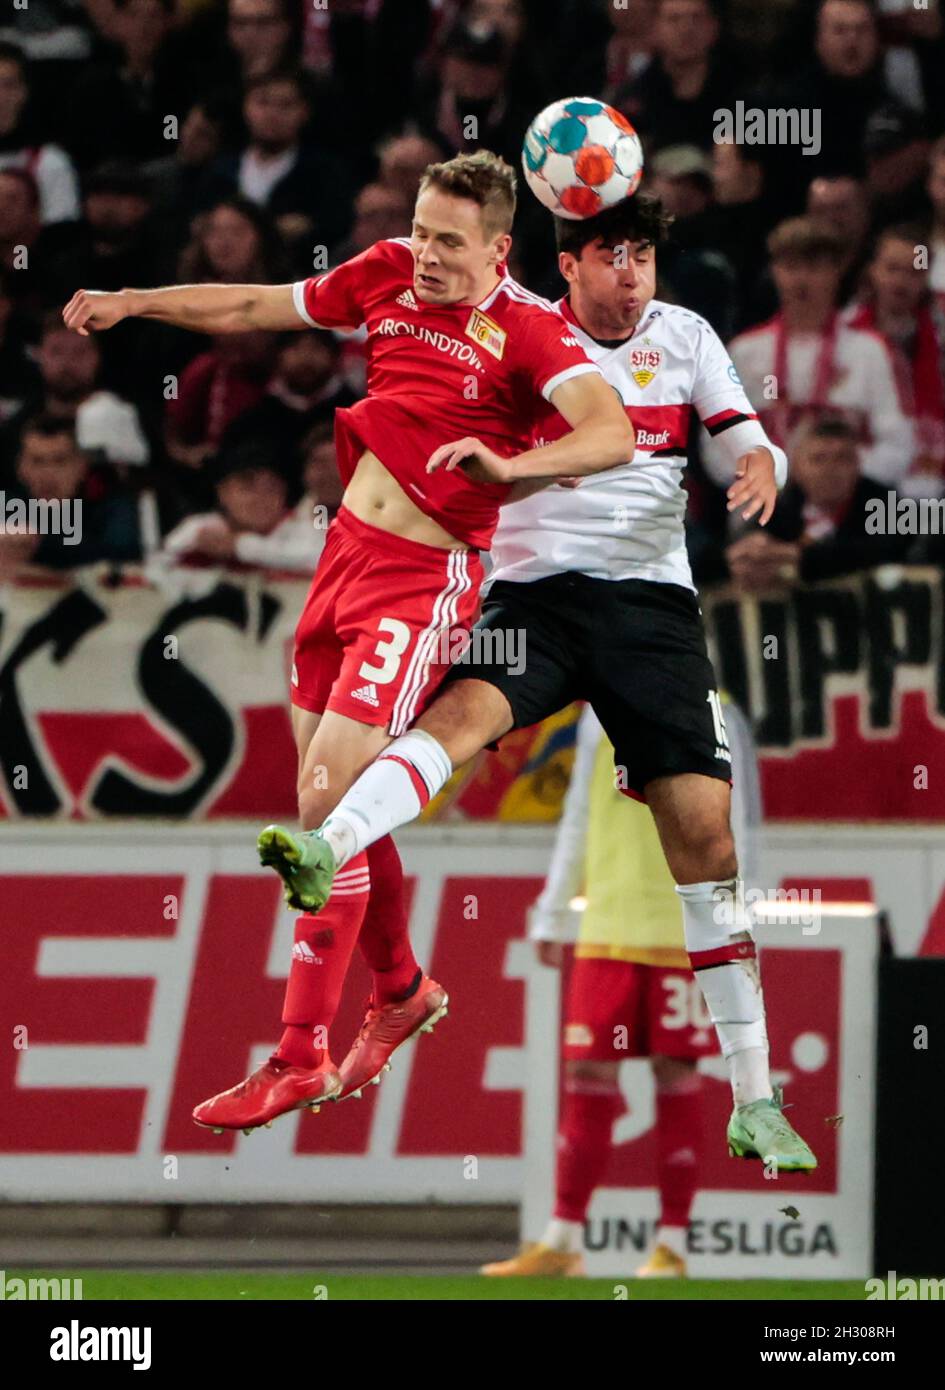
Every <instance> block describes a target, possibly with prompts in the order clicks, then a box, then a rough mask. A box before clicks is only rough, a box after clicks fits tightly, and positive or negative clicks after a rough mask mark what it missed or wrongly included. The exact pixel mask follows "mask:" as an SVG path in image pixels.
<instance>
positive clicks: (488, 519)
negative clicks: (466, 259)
mask: <svg viewBox="0 0 945 1390" xmlns="http://www.w3.org/2000/svg"><path fill="white" fill-rule="evenodd" d="M413 273H414V261H413V254H412V252H411V250H410V242H409V241H408V240H407V239H406V238H398V239H396V240H392V241H378V242H376V243H375V244H374V245H373V246H371V247H369V248H368V250H367V251H362V252H361V254H360V255H359V256H355V257H353V258H352V259H351V260H350V261H345V262H344V264H342V265H340V266H338V267H336V269H334V270H330V271H328V273H327V274H325V275H319V276H316V277H315V278H314V279H311V280H300V281H299V282H298V284H296V285H295V287H294V298H295V307H296V309H297V310H298V312H299V314H300V316H301V317H302V318H303V319H304V320H305V322H306V323H309V324H311V325H312V327H313V328H357V327H359V326H360V325H361V324H362V323H364V324H366V326H367V331H368V394H367V396H366V397H365V398H364V399H363V400H361V401H358V402H357V404H356V405H353V406H351V407H350V409H347V410H338V411H336V412H335V441H336V445H337V451H338V467H339V470H340V472H341V477H342V481H343V482H344V483H347V482H348V480H349V478H350V477H351V474H352V473H353V472H354V468H355V465H356V463H357V461H358V459H359V457H360V456H361V454H362V453H363V452H364V450H365V449H370V450H371V451H372V452H373V453H374V454H376V455H377V457H378V458H379V459H380V461H381V463H383V465H384V467H385V468H386V469H387V470H388V472H389V473H391V474H392V475H393V476H394V477H395V478H396V479H397V482H398V483H399V484H400V486H401V487H402V488H403V490H404V492H406V493H407V495H408V497H410V499H411V500H412V501H413V502H415V503H416V505H417V506H418V507H419V508H420V510H421V511H423V512H426V514H427V515H428V516H431V517H433V519H434V520H435V521H437V522H439V524H440V525H441V526H443V527H444V528H445V529H446V530H447V531H449V533H450V535H452V536H456V537H457V539H458V540H462V541H465V542H466V544H467V545H471V546H475V547H476V548H477V549H483V550H485V549H488V547H489V544H490V542H491V540H492V533H493V531H494V530H495V527H496V522H497V521H498V516H499V504H500V503H501V502H502V501H503V500H504V499H505V497H506V495H507V494H508V490H509V485H508V484H506V483H474V482H471V481H470V479H469V478H468V477H467V476H466V474H465V473H463V472H462V471H461V470H460V469H455V470H454V471H453V472H451V473H447V472H446V471H445V470H443V469H439V470H437V472H435V473H427V471H426V466H427V461H428V459H429V457H430V455H431V454H432V453H433V451H434V450H435V449H437V448H438V447H439V446H440V445H441V444H449V443H451V442H452V441H454V440H457V439H462V438H463V437H464V436H465V435H474V436H475V437H476V438H477V439H481V440H482V442H483V444H485V445H487V446H488V447H489V448H490V449H492V450H493V451H494V452H495V453H497V454H499V455H500V456H501V457H503V458H511V457H513V456H514V455H515V454H520V453H525V452H526V451H527V450H528V449H529V448H531V442H530V440H531V434H532V429H533V425H534V421H535V417H536V414H537V412H538V410H539V408H540V407H542V405H543V401H542V398H544V399H545V400H547V399H548V398H549V397H550V395H551V392H552V391H553V390H554V389H555V387H556V386H560V384H561V383H562V382H563V381H567V380H568V379H569V378H570V377H573V376H578V375H580V374H581V373H582V372H597V371H598V368H597V367H596V366H595V365H594V364H593V363H592V362H591V361H590V360H589V359H588V357H587V356H586V354H585V352H584V350H583V348H582V347H581V346H580V345H579V343H578V341H577V338H576V337H575V336H574V333H573V331H572V329H571V328H570V326H569V325H568V324H567V323H566V322H565V320H564V319H563V318H562V317H561V315H560V314H559V313H558V311H557V310H556V309H555V307H554V306H553V305H552V304H550V303H549V302H548V301H547V300H545V299H541V298H540V297H539V296H538V295H535V294H532V293H531V292H530V291H529V290H526V289H524V288H523V287H522V286H521V285H520V284H518V282H517V281H515V280H513V279H512V277H511V276H510V275H508V274H506V273H503V276H502V279H501V280H500V281H499V284H498V285H497V286H496V287H495V289H493V290H491V291H490V292H489V294H488V295H487V296H486V298H485V299H483V300H482V301H481V302H480V303H479V304H443V305H434V304H424V303H423V302H422V301H420V300H418V299H417V298H416V297H415V295H414V291H413Z"/></svg>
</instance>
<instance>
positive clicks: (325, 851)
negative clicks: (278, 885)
mask: <svg viewBox="0 0 945 1390" xmlns="http://www.w3.org/2000/svg"><path fill="white" fill-rule="evenodd" d="M256 847H257V849H258V850H259V862H260V863H261V864H264V865H265V866H266V868H269V869H275V871H276V873H277V874H278V875H279V877H280V878H281V879H282V882H283V884H284V885H285V888H284V890H283V891H284V893H285V900H286V902H287V903H288V904H289V906H290V907H292V908H294V909H295V910H296V911H297V912H319V911H320V910H321V909H322V908H323V907H324V906H325V904H326V903H327V901H328V896H329V894H330V893H331V885H332V880H333V879H334V877H335V856H334V855H333V854H332V852H331V848H330V847H329V845H328V844H327V843H326V842H325V841H324V840H323V839H322V837H321V835H320V834H319V833H318V831H317V830H303V831H302V832H300V833H299V834H298V835H294V834H293V833H292V831H291V830H286V829H285V828H284V827H283V826H281V825H267V826H266V828H265V830H263V831H262V832H261V834H260V836H259V839H258V840H257V841H256Z"/></svg>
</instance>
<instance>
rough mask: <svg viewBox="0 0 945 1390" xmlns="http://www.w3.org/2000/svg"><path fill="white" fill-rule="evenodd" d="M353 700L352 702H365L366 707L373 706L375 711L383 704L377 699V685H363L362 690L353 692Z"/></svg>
mask: <svg viewBox="0 0 945 1390" xmlns="http://www.w3.org/2000/svg"><path fill="white" fill-rule="evenodd" d="M351 698H352V700H363V701H364V703H365V704H366V705H373V706H374V708H375V709H378V708H379V706H380V703H381V702H380V700H379V699H378V698H377V686H376V685H362V687H361V689H360V690H352V692H351Z"/></svg>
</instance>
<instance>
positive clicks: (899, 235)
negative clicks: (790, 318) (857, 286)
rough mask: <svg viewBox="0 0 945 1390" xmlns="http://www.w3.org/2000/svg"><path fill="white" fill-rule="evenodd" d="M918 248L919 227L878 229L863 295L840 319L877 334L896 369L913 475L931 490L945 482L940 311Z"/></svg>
mask: <svg viewBox="0 0 945 1390" xmlns="http://www.w3.org/2000/svg"><path fill="white" fill-rule="evenodd" d="M923 247H924V234H923V231H922V228H921V227H919V226H910V225H908V224H905V225H900V226H893V227H887V228H886V230H885V231H884V232H881V233H880V236H879V238H878V240H877V242H876V249H875V251H874V252H873V257H872V260H871V261H870V263H869V267H868V269H867V275H866V287H865V293H864V297H863V299H862V300H861V301H859V302H858V303H855V304H851V305H850V307H849V309H848V310H847V311H846V312H845V313H844V319H845V321H846V322H847V323H849V324H850V325H851V326H852V327H854V328H863V329H872V330H874V331H875V332H877V333H879V334H880V336H881V337H882V339H883V341H884V342H885V343H886V345H887V347H888V348H889V349H890V351H891V353H892V355H893V361H894V362H895V363H896V365H897V366H899V367H900V368H901V371H902V378H903V379H902V387H903V394H904V396H905V397H906V399H907V401H908V402H909V405H910V408H911V410H912V412H913V415H914V417H915V431H916V449H917V451H918V453H917V457H916V460H915V462H914V464H913V467H912V474H913V476H914V477H918V476H920V475H924V476H926V477H927V478H928V490H929V492H932V491H936V490H940V489H941V488H942V486H943V484H945V314H943V313H942V311H941V310H940V309H938V308H937V307H933V305H932V303H931V301H930V298H929V272H928V270H927V269H926V268H925V267H924V265H922V264H921V259H922V257H921V252H922V249H923ZM936 482H937V483H938V488H936V487H935V483H936Z"/></svg>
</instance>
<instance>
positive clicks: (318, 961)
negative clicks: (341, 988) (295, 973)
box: [292, 941, 325, 965]
mask: <svg viewBox="0 0 945 1390" xmlns="http://www.w3.org/2000/svg"><path fill="white" fill-rule="evenodd" d="M292 959H293V960H300V961H301V962H302V964H303V965H324V963H325V962H324V960H323V959H322V957H321V956H316V954H315V952H314V951H313V950H312V948H311V946H310V945H309V944H308V942H307V941H297V942H296V943H295V945H294V946H293V947H292Z"/></svg>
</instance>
